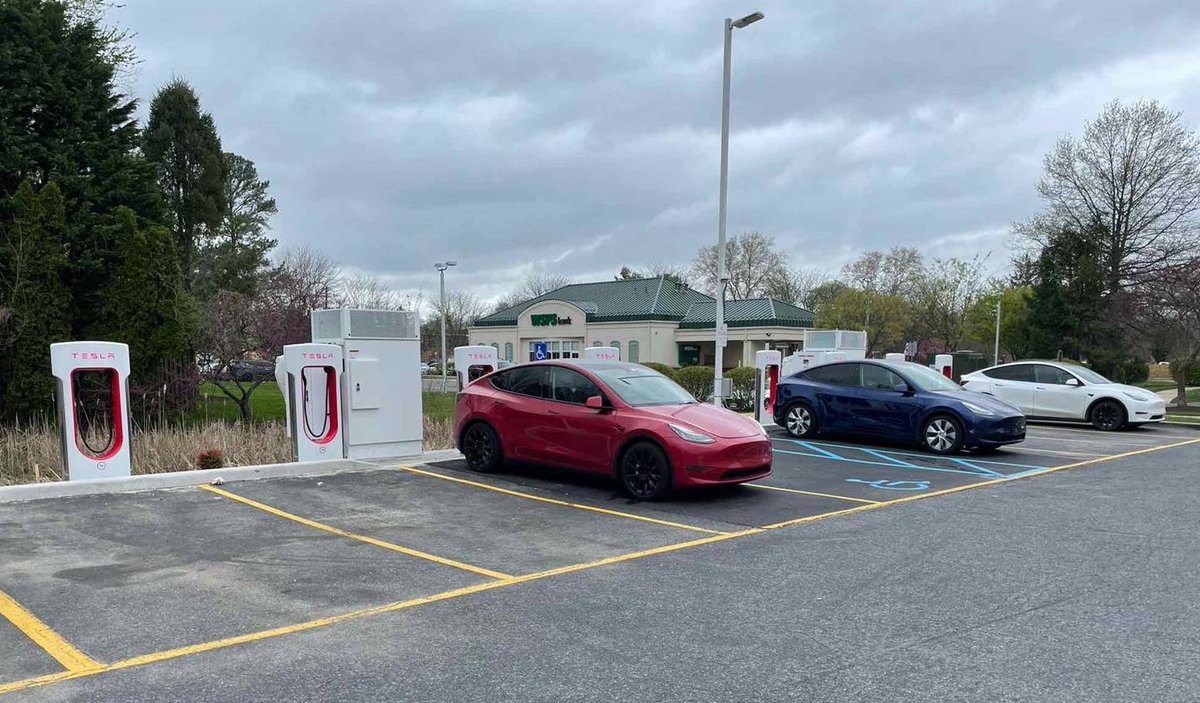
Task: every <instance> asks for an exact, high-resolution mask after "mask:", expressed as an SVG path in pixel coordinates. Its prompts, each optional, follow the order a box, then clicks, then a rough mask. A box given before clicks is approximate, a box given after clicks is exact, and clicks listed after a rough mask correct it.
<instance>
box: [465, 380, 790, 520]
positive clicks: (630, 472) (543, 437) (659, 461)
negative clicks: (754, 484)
mask: <svg viewBox="0 0 1200 703" xmlns="http://www.w3.org/2000/svg"><path fill="white" fill-rule="evenodd" d="M454 436H455V437H456V438H457V441H458V448H459V450H460V451H462V453H463V455H464V456H465V457H466V459H467V463H468V464H469V465H470V466H471V468H472V469H474V470H476V471H494V470H495V469H497V468H498V467H499V466H500V465H501V463H502V462H503V461H505V460H513V461H522V462H530V463H535V464H547V465H552V466H562V467H567V468H578V469H583V470H586V471H593V472H597V473H604V474H610V475H614V476H616V477H617V479H618V480H619V481H620V483H621V485H622V486H623V487H624V489H625V491H626V492H627V493H629V495H630V496H632V497H634V498H637V499H640V500H653V499H656V498H661V497H662V496H664V495H665V494H666V493H667V492H668V491H670V490H671V489H672V488H681V487H684V486H698V485H712V484H728V483H741V482H745V481H752V480H754V479H757V478H762V477H763V476H766V475H768V474H770V473H771V442H770V440H769V439H768V438H767V434H766V432H765V431H764V430H763V429H762V427H761V426H760V425H759V424H758V423H757V422H755V421H754V420H752V419H750V418H748V417H743V416H741V415H738V414H737V413H735V412H733V411H731V410H726V409H724V408H718V407H715V406H713V405H708V404H705V403H700V402H698V401H697V400H696V399H695V398H693V397H692V396H691V395H690V394H689V393H688V392H687V391H685V390H684V389H683V388H680V387H679V385H677V384H676V383H675V382H674V381H672V380H671V379H669V378H667V377H666V376H664V375H662V374H660V373H658V372H657V371H655V370H653V369H651V368H648V367H646V366H641V365H639V364H626V363H620V362H599V361H594V362H592V361H576V360H571V361H549V362H534V363H529V364H521V365H519V366H512V367H509V368H507V369H502V370H500V371H497V372H495V373H492V374H489V375H487V376H484V377H482V378H480V379H479V380H477V381H474V382H473V383H471V384H470V385H468V386H467V387H466V388H465V389H463V391H462V392H461V393H459V394H458V399H457V402H456V403H455V406H454Z"/></svg>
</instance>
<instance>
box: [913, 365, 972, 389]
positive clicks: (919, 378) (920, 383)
mask: <svg viewBox="0 0 1200 703" xmlns="http://www.w3.org/2000/svg"><path fill="white" fill-rule="evenodd" d="M900 369H901V370H902V371H903V372H904V375H905V376H907V377H908V380H909V381H911V382H912V383H913V385H915V386H916V387H917V388H920V389H921V390H923V391H961V390H962V387H961V386H959V385H958V384H957V383H955V382H954V381H952V380H951V379H949V378H946V377H945V376H943V375H942V374H940V373H938V372H937V371H934V370H933V369H931V368H929V367H928V366H921V365H920V364H914V363H912V362H906V363H905V364H904V365H903V366H901V367H900Z"/></svg>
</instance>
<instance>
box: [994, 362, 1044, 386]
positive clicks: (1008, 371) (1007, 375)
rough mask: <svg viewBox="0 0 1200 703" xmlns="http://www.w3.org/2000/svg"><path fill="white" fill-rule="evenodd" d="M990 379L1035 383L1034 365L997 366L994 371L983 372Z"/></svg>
mask: <svg viewBox="0 0 1200 703" xmlns="http://www.w3.org/2000/svg"><path fill="white" fill-rule="evenodd" d="M983 375H984V376H987V377H988V378H995V379H998V380H1001V381H1024V382H1026V383H1033V382H1034V372H1033V364H1013V365H1012V366H997V367H996V368H994V369H988V370H987V371H984V372H983Z"/></svg>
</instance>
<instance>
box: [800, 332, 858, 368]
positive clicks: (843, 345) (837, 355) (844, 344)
mask: <svg viewBox="0 0 1200 703" xmlns="http://www.w3.org/2000/svg"><path fill="white" fill-rule="evenodd" d="M865 358H867V333H866V332H861V331H853V330H805V331H804V350H803V351H799V352H796V353H795V354H792V355H791V356H788V357H786V358H785V359H784V360H783V375H784V376H785V377H786V376H791V375H792V374H794V373H799V372H801V371H803V370H804V369H807V368H809V367H810V366H818V365H820V364H830V363H833V362H835V361H857V360H859V359H865Z"/></svg>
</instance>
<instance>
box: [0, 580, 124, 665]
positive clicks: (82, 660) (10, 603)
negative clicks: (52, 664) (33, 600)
mask: <svg viewBox="0 0 1200 703" xmlns="http://www.w3.org/2000/svg"><path fill="white" fill-rule="evenodd" d="M0 616H4V618H6V619H7V620H8V621H9V622H11V623H12V624H13V626H14V627H16V628H17V629H18V630H20V631H21V632H23V633H25V636H26V637H28V638H29V639H31V640H33V642H34V643H35V644H36V645H37V646H39V647H41V648H42V649H44V650H46V653H47V654H49V655H50V656H52V657H54V659H55V661H57V662H58V663H59V664H62V665H63V668H65V669H66V670H67V671H91V670H93V669H97V668H99V667H100V666H101V664H100V663H99V662H97V661H96V660H94V659H92V658H91V657H89V656H88V655H86V654H84V653H83V652H81V651H79V650H78V649H76V647H75V646H74V645H72V644H71V643H70V642H68V641H66V640H64V639H63V638H62V637H61V636H59V634H58V633H57V632H55V631H54V630H51V629H50V627H49V626H48V625H46V623H44V622H42V621H41V620H39V619H38V617H37V616H36V615H34V614H33V613H31V612H29V611H28V610H26V609H25V607H24V606H22V605H21V604H20V603H18V602H17V601H15V600H13V599H12V597H11V596H9V595H8V594H7V593H5V592H4V591H0Z"/></svg>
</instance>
